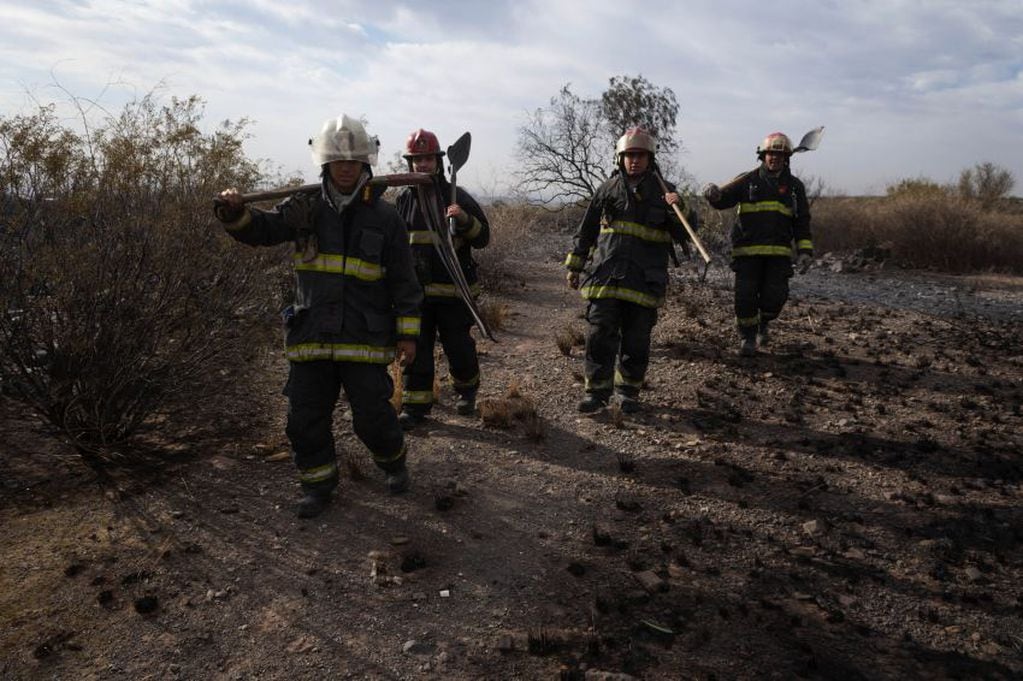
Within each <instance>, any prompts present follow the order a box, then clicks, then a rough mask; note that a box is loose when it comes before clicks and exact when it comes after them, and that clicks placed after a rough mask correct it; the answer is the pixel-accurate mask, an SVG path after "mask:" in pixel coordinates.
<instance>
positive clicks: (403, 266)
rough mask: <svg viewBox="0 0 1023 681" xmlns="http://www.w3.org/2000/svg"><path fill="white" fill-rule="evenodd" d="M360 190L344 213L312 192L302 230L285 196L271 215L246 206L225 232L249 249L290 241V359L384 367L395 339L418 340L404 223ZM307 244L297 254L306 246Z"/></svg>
mask: <svg viewBox="0 0 1023 681" xmlns="http://www.w3.org/2000/svg"><path fill="white" fill-rule="evenodd" d="M380 193H381V192H380V191H379V190H375V189H373V188H369V187H366V188H364V189H363V191H362V195H361V196H360V197H358V198H357V199H356V200H353V201H352V202H351V203H349V204H348V206H347V207H346V208H345V209H344V211H343V212H342V213H341V214H340V215H338V213H337V211H336V210H335V209H334V207H333V206H332V205H331V204H330V202H329V201H328V200H327V199H326V198H325V195H323V194H320V195H318V196H316V197H315V198H313V199H311V200H310V201H309V210H308V213H307V216H306V221H305V226H304V228H302V225H298V226H296V223H300V222H301V217H300V213H299V212H298V211H299V210H300V209H299V208H297V207H296V206H298V205H299V204H297V203H296V202H295V201H294V200H293V199H287V200H285V201H284V202H282V203H281V204H279V205H278V206H276V207H275V208H274V210H272V211H262V210H259V209H253V208H250V209H248V213H247V216H246V217H247V219H244V220H242V221H239V223H236V224H235V225H228V226H227V227H228V233H229V234H230V235H231V236H232V237H234V238H235V239H237V240H238V241H241V242H242V243H246V244H249V245H252V246H273V245H276V244H281V243H285V242H288V241H292V242H294V243H295V251H296V252H295V253H294V255H293V266H294V270H295V303H294V315H293V316H290V319H289V320H288V321H287V327H288V332H287V356H288V359H289V360H291V361H293V362H303V361H313V360H333V361H337V362H369V363H373V364H387V363H390V362H391V361H392V360H393V359H394V354H395V342H396V340H397V339H399V338H402V339H406V338H407V339H412V338H415V337H416V336H418V335H419V326H420V315H419V305H420V303H421V302H422V297H423V294H422V289H421V288H420V286H419V283H418V281H417V280H416V275H415V270H414V269H413V266H412V254H411V251H410V248H409V243H408V231H407V229H406V227H405V222H404V221H403V220H402V219H401V217H400V216H399V215H398V213H397V211H395V209H394V207H393V206H391V205H390V204H387V203H385V202H383V201H381V200H380ZM307 243H308V244H314V245H315V249H313V252H310V253H305V252H304V250H305V249H304V246H305V245H306V244H307Z"/></svg>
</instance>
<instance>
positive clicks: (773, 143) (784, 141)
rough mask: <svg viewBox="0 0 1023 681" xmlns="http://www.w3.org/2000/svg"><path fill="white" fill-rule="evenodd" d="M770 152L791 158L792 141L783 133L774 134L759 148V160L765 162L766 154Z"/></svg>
mask: <svg viewBox="0 0 1023 681" xmlns="http://www.w3.org/2000/svg"><path fill="white" fill-rule="evenodd" d="M769 151H776V152H778V153H782V154H785V155H786V156H791V155H792V140H790V139H789V138H788V136H787V135H785V134H783V133H780V132H772V133H771V134H770V135H768V136H767V137H765V138H764V141H763V142H761V143H760V146H758V147H757V158H759V159H760V160H763V159H764V154H766V153H767V152H769Z"/></svg>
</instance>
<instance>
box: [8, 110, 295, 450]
mask: <svg viewBox="0 0 1023 681" xmlns="http://www.w3.org/2000/svg"><path fill="white" fill-rule="evenodd" d="M201 115H202V102H201V101H199V100H198V99H196V98H190V99H187V100H183V101H181V100H177V99H175V100H173V102H172V103H171V104H170V105H168V106H162V107H161V106H158V104H157V103H156V102H155V101H154V99H153V98H151V97H146V98H144V99H142V100H141V101H137V102H133V103H131V104H129V105H128V106H126V107H125V109H124V111H123V112H122V113H121V114H120V115H119V116H118V117H116V118H110V119H106V120H103V121H101V122H98V123H96V122H93V121H88V123H89V125H88V126H87V127H89V128H90V132H89V133H88V134H87V135H84V136H83V135H79V134H76V133H75V132H73V131H71V130H69V129H67V128H65V127H63V126H62V125H61V124H60V123H58V121H57V120H56V118H55V116H54V114H53V110H52V108H42V109H40V110H39V111H38V112H37V113H36V114H34V115H30V116H16V117H0V186H3V187H5V195H4V196H3V204H4V208H3V213H2V214H0V220H2V222H0V239H2V241H3V243H2V248H0V339H2V342H3V345H2V348H0V382H2V384H3V386H4V391H5V392H6V393H7V394H9V395H11V396H12V397H14V398H15V399H18V400H20V401H22V402H24V403H26V404H28V405H30V406H31V407H32V408H33V409H34V410H35V411H36V412H37V413H38V414H40V415H41V416H43V417H44V418H45V419H46V420H47V421H49V422H50V423H51V424H52V425H53V426H55V427H56V428H57V429H58V430H59V431H60V432H61V433H63V434H64V435H65V436H66V437H67V438H68V439H69V440H70V442H71V443H72V444H73V445H74V446H75V447H76V448H77V449H78V451H79V452H81V453H82V454H83V455H87V456H90V457H93V458H103V457H104V456H106V455H108V454H109V453H110V452H111V449H112V448H113V447H115V446H116V445H118V444H120V443H123V442H125V441H126V440H128V439H129V438H130V437H131V436H132V435H133V434H135V433H136V432H137V431H138V429H139V428H140V426H141V425H142V424H143V423H144V422H145V421H146V419H147V418H149V417H150V416H152V415H154V414H155V413H157V412H167V411H170V410H172V408H173V407H174V406H175V405H178V406H181V407H182V408H184V407H186V406H187V407H188V408H191V409H196V408H201V406H202V405H203V404H204V403H205V402H206V401H207V400H209V399H212V396H213V395H214V394H215V393H216V391H217V389H218V387H219V386H218V384H217V380H216V378H217V374H216V372H215V371H214V367H215V366H216V364H215V360H216V358H217V357H218V356H220V355H221V354H222V353H224V352H226V351H228V350H230V349H231V348H232V347H234V346H236V345H237V344H238V342H239V341H240V338H239V336H240V334H239V332H238V330H237V328H236V325H237V320H238V319H239V318H243V317H245V316H247V315H248V316H251V315H252V314H253V313H261V312H263V310H264V308H263V306H264V305H265V303H266V302H267V301H268V300H270V299H271V298H272V291H273V289H274V287H275V286H279V285H280V284H279V278H277V277H278V274H276V273H275V271H274V268H275V266H274V265H273V263H272V261H271V260H268V259H265V258H263V259H261V258H258V257H256V258H251V259H250V258H245V257H239V254H238V251H237V249H236V248H233V247H232V246H231V244H229V243H228V241H229V240H227V239H226V238H225V237H224V235H223V234H222V233H221V230H220V229H218V228H215V227H213V226H212V225H211V219H210V210H209V201H210V197H212V196H213V195H214V194H215V193H216V191H218V190H220V189H222V188H224V187H227V186H240V187H246V186H251V185H252V184H254V183H255V182H256V181H257V180H258V177H259V171H258V168H257V167H256V166H255V165H254V164H252V163H250V162H249V161H248V160H247V159H246V158H245V156H244V154H243V152H242V149H241V143H242V138H243V132H244V126H245V123H244V122H242V123H237V124H231V123H225V124H224V125H223V126H222V127H221V128H220V129H218V130H217V131H216V132H215V133H213V134H203V133H201V132H200V130H199V122H200V118H201ZM268 272H269V273H270V274H271V276H270V277H267V276H266V274H267V273H268Z"/></svg>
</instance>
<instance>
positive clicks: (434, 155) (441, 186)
mask: <svg viewBox="0 0 1023 681" xmlns="http://www.w3.org/2000/svg"><path fill="white" fill-rule="evenodd" d="M404 157H405V160H406V161H407V162H408V166H409V170H411V171H414V172H417V173H428V174H430V175H433V178H434V183H435V185H436V189H437V193H438V195H439V196H440V197H442V199H443V200H445V201H448V200H450V198H451V185H450V184H449V183H448V181H447V180H446V179H445V178H444V168H443V162H442V160H441V159H443V157H444V152H443V151H441V149H440V142H438V140H437V136H436V135H435V134H433V133H432V132H430V131H429V130H423V129H422V128H420V129H419V130H416V131H414V132H412V133H411V134H410V135H409V137H408V140H407V141H406V143H405V154H404ZM419 196H420V195H419V193H418V192H417V191H415V189H414V188H413V187H407V188H405V189H404V190H403V191H402V192H401V193H400V194H399V195H398V198H397V207H398V213H399V214H401V216H402V217H403V218H404V219H405V221H406V222H407V223H408V225H409V242H410V243H411V244H412V257H413V260H414V261H415V267H416V275H417V276H418V277H419V283H420V284H421V285H422V287H423V292H424V294H425V299H424V301H423V308H422V312H423V323H422V329H421V332H420V334H419V340H418V345H417V347H416V359H415V361H414V362H410V363H409V364H408V365H406V367H405V370H404V372H403V375H402V378H403V383H404V386H403V388H404V390H403V391H402V411H401V414H400V415H399V417H398V420H399V421H400V422H401V425H402V427H403V428H405V429H406V430H408V429H411V428H414V427H415V426H416V424H418V423H421V422H422V421H423V420H424V419H425V418H426V415H427V414H428V413H429V412H430V409H431V408H432V406H433V375H434V358H433V348H434V343H435V342H436V339H437V338H438V337H439V338H440V342H441V345H442V346H443V347H444V354H445V356H447V358H448V368H449V372H450V375H451V383H452V386H453V387H454V389H455V392H456V393H457V395H458V400H457V402H455V411H456V412H457V413H458V414H461V415H463V416H468V415H470V414H473V413H475V411H476V393H477V391H478V390H479V385H480V364H479V359H478V357H477V356H476V342H475V341H474V340H473V338H472V334H471V333H470V330H471V328H472V326H473V318H472V314H471V313H470V311H469V308H468V307H466V305H465V303H464V302H463V301H462V299H461V298H460V297H459V295H458V291H457V289H456V288H455V284H454V283H453V282H452V280H451V276H450V275H449V274H448V273H447V271H446V270H445V269H444V265H443V264H442V261H441V259H440V256H439V255H438V254H437V251H436V249H435V247H434V245H433V239H434V238H435V236H434V233H433V232H432V231H431V230H430V229H429V227H428V224H429V223H428V222H427V220H426V217H425V215H424V214H423V211H422V206H420V204H419ZM445 217H447V218H449V219H450V218H454V234H453V236H452V240H453V244H454V247H455V253H456V255H457V256H458V262H459V264H460V265H461V267H462V273H463V274H464V275H465V280H466V282H467V283H468V284H469V287H470V290H472V291H473V292H474V293H478V291H479V283H478V277H477V273H476V263H475V261H473V258H472V249H474V248H484V247H485V246H486V245H487V243H488V242H489V241H490V223H489V222H488V221H487V216H486V215H485V214H484V213H483V209H482V208H480V205H479V204H478V203H476V201H475V199H473V198H472V196H470V195H469V193H468V192H467V191H465V190H464V189H462V188H461V187H456V197H455V201H454V203H452V204H451V205H449V206H447V208H446V210H445Z"/></svg>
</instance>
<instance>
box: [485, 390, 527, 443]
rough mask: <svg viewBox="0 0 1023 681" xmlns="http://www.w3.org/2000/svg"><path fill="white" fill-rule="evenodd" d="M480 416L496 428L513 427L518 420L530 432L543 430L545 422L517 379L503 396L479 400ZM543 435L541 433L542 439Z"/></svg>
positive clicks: (487, 423)
mask: <svg viewBox="0 0 1023 681" xmlns="http://www.w3.org/2000/svg"><path fill="white" fill-rule="evenodd" d="M479 412H480V418H481V419H482V420H483V423H484V424H486V425H488V426H491V427H494V428H511V427H512V426H513V425H514V424H515V422H516V421H521V422H523V423H524V424H526V429H527V435H528V434H529V433H530V432H533V433H536V432H540V433H542V432H543V424H542V422H540V417H539V415H538V414H537V411H536V404H535V403H534V402H533V400H532V399H530V398H528V397H526V396H525V395H523V394H522V392H521V391H520V389H519V384H518V383H517V382H515V381H513V382H512V383H511V385H509V386H508V389H507V390H506V391H505V394H504V396H502V397H488V398H484V399H482V400H480V401H479ZM542 438H543V435H542V434H541V435H540V439H542Z"/></svg>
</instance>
